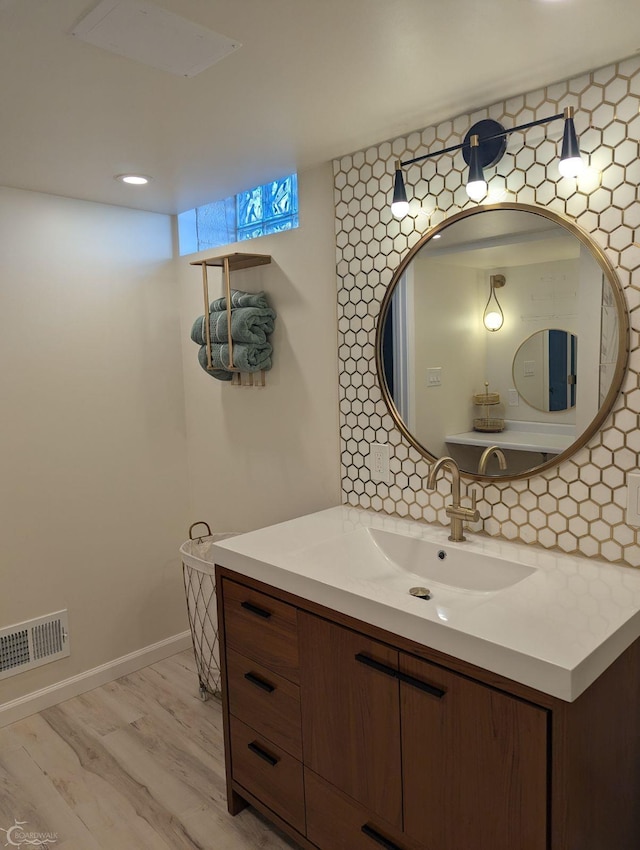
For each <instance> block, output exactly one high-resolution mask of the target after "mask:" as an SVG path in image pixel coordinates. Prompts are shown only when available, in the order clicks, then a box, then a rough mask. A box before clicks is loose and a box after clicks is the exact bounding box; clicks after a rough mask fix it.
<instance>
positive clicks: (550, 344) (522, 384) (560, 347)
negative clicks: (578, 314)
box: [512, 328, 578, 413]
mask: <svg viewBox="0 0 640 850" xmlns="http://www.w3.org/2000/svg"><path fill="white" fill-rule="evenodd" d="M577 348H578V337H577V336H576V335H575V334H574V333H571V332H570V331H561V330H559V329H557V328H545V329H544V330H542V331H536V332H535V333H533V334H531V336H530V337H528V338H527V339H525V341H524V342H523V343H522V345H521V346H520V347H519V348H518V350H517V351H516V353H515V357H514V358H513V370H512V374H513V386H514V387H515V388H516V390H517V391H518V394H519V395H520V398H522V399H524V400H525V402H526V403H527V404H528V405H529V406H530V407H533V408H535V410H540V411H542V412H543V413H554V412H561V411H564V410H569V408H571V407H575V406H576V380H577V374H576V364H577V358H576V354H577Z"/></svg>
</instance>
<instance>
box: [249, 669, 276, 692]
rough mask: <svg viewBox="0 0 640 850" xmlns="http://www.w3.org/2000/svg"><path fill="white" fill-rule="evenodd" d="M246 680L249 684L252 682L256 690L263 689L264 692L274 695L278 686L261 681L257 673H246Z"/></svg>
mask: <svg viewBox="0 0 640 850" xmlns="http://www.w3.org/2000/svg"><path fill="white" fill-rule="evenodd" d="M244 677H245V679H246V680H247V682H251V684H252V685H255V686H256V688H262V690H263V691H266V692H267V693H268V694H272V693H273V692H274V691H275V689H276V686H275V685H270V684H269V682H265V680H264V679H261V678H260V676H256V674H255V673H245V674H244Z"/></svg>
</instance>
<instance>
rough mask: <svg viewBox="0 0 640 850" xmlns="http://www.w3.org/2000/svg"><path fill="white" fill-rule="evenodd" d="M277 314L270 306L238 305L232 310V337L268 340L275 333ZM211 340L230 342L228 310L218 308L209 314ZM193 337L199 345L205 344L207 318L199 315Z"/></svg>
mask: <svg viewBox="0 0 640 850" xmlns="http://www.w3.org/2000/svg"><path fill="white" fill-rule="evenodd" d="M275 318H276V314H275V312H274V311H273V310H271V309H270V308H269V307H267V308H265V307H238V308H235V309H233V310H231V339H232V340H233V341H234V342H248V343H252V344H254V345H259V344H262V343H264V342H266V341H267V336H268V335H269V334H272V333H273V323H274V319H275ZM209 328H210V330H211V342H228V333H227V330H228V328H227V311H226V310H217V311H216V312H215V313H210V315H209ZM191 339H192V340H193V341H194V342H195V343H197V344H198V345H205V344H206V338H205V319H204V316H198V318H197V319H196V320H195V322H194V323H193V327H192V328H191Z"/></svg>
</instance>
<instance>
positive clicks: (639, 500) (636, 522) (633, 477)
mask: <svg viewBox="0 0 640 850" xmlns="http://www.w3.org/2000/svg"><path fill="white" fill-rule="evenodd" d="M627 525H632V526H634V528H638V527H640V472H629V473H627Z"/></svg>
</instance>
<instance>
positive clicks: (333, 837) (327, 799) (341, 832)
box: [304, 768, 424, 850]
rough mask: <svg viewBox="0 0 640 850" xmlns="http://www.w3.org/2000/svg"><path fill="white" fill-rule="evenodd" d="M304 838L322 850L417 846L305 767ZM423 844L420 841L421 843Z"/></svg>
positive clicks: (407, 849) (390, 849) (387, 849)
mask: <svg viewBox="0 0 640 850" xmlns="http://www.w3.org/2000/svg"><path fill="white" fill-rule="evenodd" d="M304 783H305V794H306V801H307V838H308V839H309V841H312V842H313V843H314V844H317V845H318V847H322V848H326V850H380V848H381V847H382V848H385V850H419V848H418V845H417V844H415V843H414V842H412V841H411V840H410V839H409V838H407V837H406V836H404V835H403V834H402V833H401V832H400V831H399V830H398V829H397V828H395V827H393V826H391V825H390V824H387V823H385V822H384V821H382V820H380V818H376V817H375V816H371V815H370V813H369V812H367V810H366V809H365V808H364V807H363V806H360V805H359V804H358V803H356V802H355V800H352V799H351V798H350V797H347V796H346V794H343V793H342V792H341V791H338V790H337V789H336V788H334V787H333V786H332V785H329V783H328V782H325V781H324V779H321V778H320V777H319V776H318V775H317V774H315V773H313V771H311V770H309V769H308V768H305V771H304ZM423 847H424V845H423Z"/></svg>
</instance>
